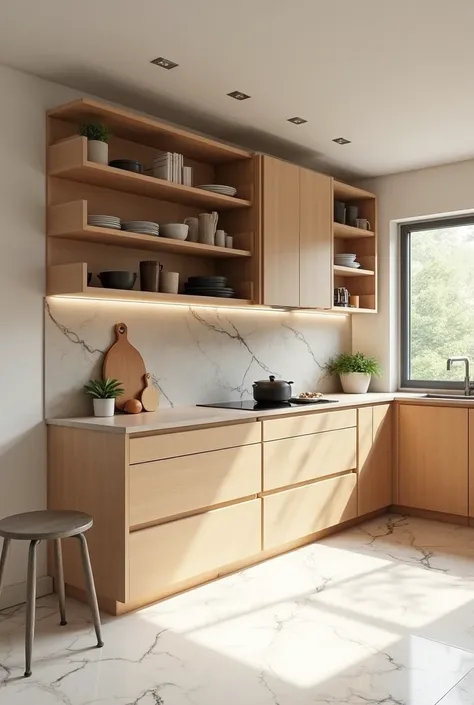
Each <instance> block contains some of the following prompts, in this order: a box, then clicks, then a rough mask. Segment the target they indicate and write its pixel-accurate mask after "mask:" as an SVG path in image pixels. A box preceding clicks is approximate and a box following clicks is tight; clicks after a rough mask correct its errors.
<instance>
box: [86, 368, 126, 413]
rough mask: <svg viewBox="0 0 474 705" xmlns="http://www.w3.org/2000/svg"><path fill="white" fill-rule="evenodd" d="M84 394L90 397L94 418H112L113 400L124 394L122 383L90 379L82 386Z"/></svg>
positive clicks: (107, 379)
mask: <svg viewBox="0 0 474 705" xmlns="http://www.w3.org/2000/svg"><path fill="white" fill-rule="evenodd" d="M84 389H85V392H86V394H90V395H91V397H92V403H93V405H94V416H113V415H114V412H115V400H116V398H117V397H121V396H122V394H123V393H124V390H123V388H122V383H121V382H119V381H118V379H111V378H110V377H107V378H106V379H91V380H89V382H88V383H87V384H86V385H85V386H84Z"/></svg>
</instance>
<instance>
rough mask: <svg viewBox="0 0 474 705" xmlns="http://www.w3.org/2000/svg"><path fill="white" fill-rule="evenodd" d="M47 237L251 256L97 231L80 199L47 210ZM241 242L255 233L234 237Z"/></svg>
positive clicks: (223, 256) (157, 249) (246, 252)
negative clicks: (88, 219)
mask: <svg viewBox="0 0 474 705" xmlns="http://www.w3.org/2000/svg"><path fill="white" fill-rule="evenodd" d="M48 237H59V238H67V239H70V240H80V241H82V242H98V243H101V244H103V245H118V246H120V247H128V248H133V249H140V250H150V251H153V252H172V253H173V254H179V255H188V256H192V257H214V258H221V259H232V258H235V257H251V256H252V253H251V251H250V250H248V249H230V248H227V247H216V246H214V245H203V244H201V243H199V242H187V241H186V240H172V239H170V238H165V237H154V236H153V235H143V234H141V233H133V232H128V231H125V230H114V229H112V228H98V227H95V226H92V225H88V224H87V201H85V200H78V201H70V202H68V203H61V204H58V205H55V206H50V207H49V209H48ZM234 237H235V239H236V241H238V242H246V243H247V244H248V245H251V240H252V233H240V234H238V235H235V236H234Z"/></svg>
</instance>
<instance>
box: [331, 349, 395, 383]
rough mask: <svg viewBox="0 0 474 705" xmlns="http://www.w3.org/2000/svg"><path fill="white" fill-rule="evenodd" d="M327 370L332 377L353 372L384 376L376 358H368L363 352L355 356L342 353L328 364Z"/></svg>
mask: <svg viewBox="0 0 474 705" xmlns="http://www.w3.org/2000/svg"><path fill="white" fill-rule="evenodd" d="M326 369H327V371H328V372H329V374H331V375H350V374H352V373H353V372H359V373H361V374H364V375H374V376H376V377H380V375H381V374H382V369H381V367H380V365H379V363H378V362H377V360H376V359H375V357H366V356H365V355H364V354H363V353H361V352H356V353H354V354H353V355H348V354H346V353H341V354H340V355H338V356H337V357H336V358H334V360H330V361H329V362H328V364H327V365H326Z"/></svg>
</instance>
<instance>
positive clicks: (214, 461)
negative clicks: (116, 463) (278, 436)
mask: <svg viewBox="0 0 474 705" xmlns="http://www.w3.org/2000/svg"><path fill="white" fill-rule="evenodd" d="M261 490H262V474H261V446H260V444H254V445H250V446H242V447H241V448H227V449H225V450H216V451H212V452H210V453H198V454H197V455H188V456H184V457H180V458H170V459H168V460H158V461H155V462H152V463H140V464H139V465H132V466H131V469H130V525H131V526H134V525H138V524H145V523H147V522H152V521H155V520H158V519H163V518H165V517H171V516H173V515H176V514H184V513H186V512H191V511H193V510H199V509H202V508H205V507H210V506H212V505H213V504H221V503H224V502H230V501H231V500H234V499H239V498H242V497H248V496H250V495H256V494H258V493H259V492H261Z"/></svg>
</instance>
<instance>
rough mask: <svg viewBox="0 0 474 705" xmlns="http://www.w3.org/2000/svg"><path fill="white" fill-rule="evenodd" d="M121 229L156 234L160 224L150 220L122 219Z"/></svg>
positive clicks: (143, 233) (142, 233)
mask: <svg viewBox="0 0 474 705" xmlns="http://www.w3.org/2000/svg"><path fill="white" fill-rule="evenodd" d="M122 230H128V231H129V232H132V233H140V234H141V235H158V234H159V231H160V226H159V225H158V223H154V222H153V221H152V220H122Z"/></svg>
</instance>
